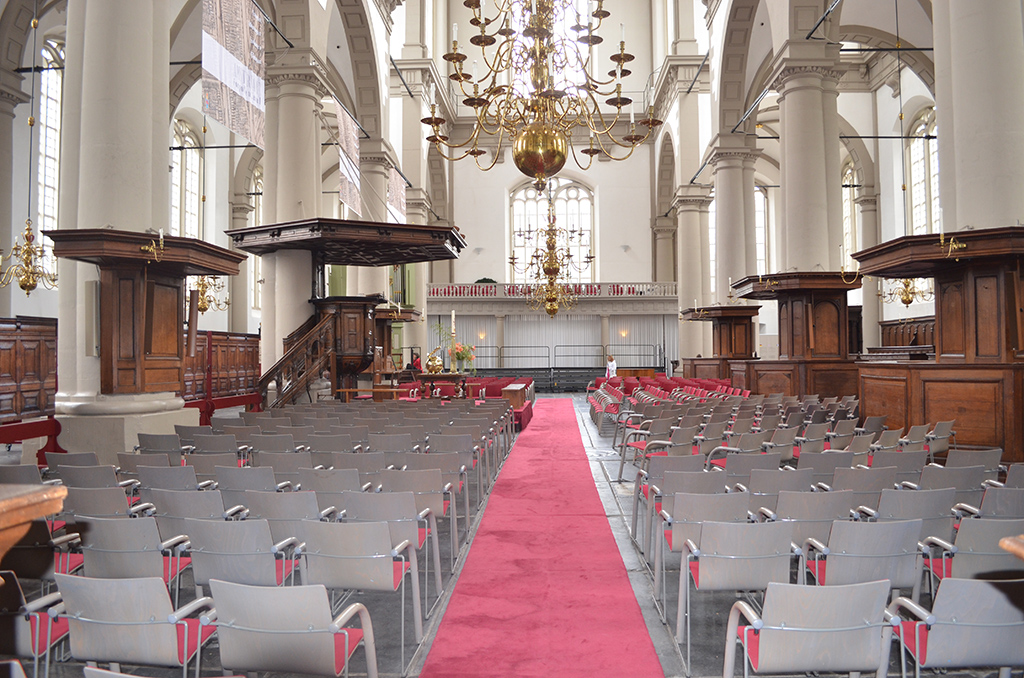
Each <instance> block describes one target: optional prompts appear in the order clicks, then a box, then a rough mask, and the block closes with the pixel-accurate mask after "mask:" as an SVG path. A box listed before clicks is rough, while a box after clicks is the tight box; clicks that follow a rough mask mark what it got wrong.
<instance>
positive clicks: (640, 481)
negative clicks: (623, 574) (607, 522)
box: [632, 454, 704, 553]
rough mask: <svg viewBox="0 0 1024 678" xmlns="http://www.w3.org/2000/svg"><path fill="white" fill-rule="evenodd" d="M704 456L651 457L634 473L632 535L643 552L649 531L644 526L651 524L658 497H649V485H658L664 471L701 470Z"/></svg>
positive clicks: (647, 546) (647, 542)
mask: <svg viewBox="0 0 1024 678" xmlns="http://www.w3.org/2000/svg"><path fill="white" fill-rule="evenodd" d="M703 470H704V458H703V457H702V456H700V455H696V454H690V455H687V456H680V457H675V456H665V457H651V458H650V460H649V463H648V466H647V469H646V470H645V469H639V470H638V471H637V474H636V481H635V482H634V483H633V524H632V535H633V539H634V541H636V542H637V545H638V546H639V547H640V550H641V551H642V552H643V553H648V548H649V546H650V541H649V540H650V535H651V531H650V530H649V529H647V528H646V526H647V525H650V524H651V521H652V518H651V516H653V515H654V502H655V501H658V500H659V499H660V498H654V499H652V497H651V486H652V485H655V486H657V485H660V484H662V481H663V480H664V478H665V472H666V471H689V472H691V473H697V472H703ZM641 520H642V521H643V524H644V525H645V528H644V530H643V537H639V536H638V535H640V534H641V533H640V531H639V530H638V528H639V523H640V522H641Z"/></svg>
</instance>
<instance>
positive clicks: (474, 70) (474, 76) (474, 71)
mask: <svg viewBox="0 0 1024 678" xmlns="http://www.w3.org/2000/svg"><path fill="white" fill-rule="evenodd" d="M473 79H474V80H476V59H473Z"/></svg>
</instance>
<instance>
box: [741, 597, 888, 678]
mask: <svg viewBox="0 0 1024 678" xmlns="http://www.w3.org/2000/svg"><path fill="white" fill-rule="evenodd" d="M888 597H889V582H887V581H875V582H868V583H864V584H852V585H849V586H827V587H818V586H799V585H794V584H787V583H777V582H772V583H770V584H768V586H767V589H766V591H765V595H764V606H763V609H762V610H761V612H760V613H758V612H757V611H756V610H754V608H753V606H752V605H751V604H750V603H748V602H746V601H737V602H735V603H733V606H732V610H731V611H730V612H729V619H728V622H727V626H726V632H725V633H726V641H725V663H724V665H723V667H722V677H723V678H733V676H734V673H735V666H736V651H735V648H736V646H737V645H739V646H740V647H741V648H742V649H743V650H744V654H745V656H746V659H747V661H748V662H749V663H751V664H753V665H755V666H756V668H755V672H756V673H758V674H803V673H810V672H841V673H850V674H851V675H854V676H856V675H858V674H860V673H861V672H875V674H876V675H877V677H878V678H885V676H886V672H887V670H888V668H889V643H890V640H891V638H892V626H891V625H889V624H887V623H884V613H885V603H886V601H887V599H888ZM741 617H742V618H743V619H744V620H746V621H747V622H748V624H747V625H744V626H740V625H739V621H740V618H741ZM746 667H747V663H744V674H746V671H747V668H746Z"/></svg>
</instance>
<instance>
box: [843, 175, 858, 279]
mask: <svg viewBox="0 0 1024 678" xmlns="http://www.w3.org/2000/svg"><path fill="white" fill-rule="evenodd" d="M856 183H857V182H856V174H854V172H853V163H852V162H848V163H847V164H846V165H844V166H843V261H842V262H841V263H842V264H843V266H845V267H846V270H848V271H849V270H853V269H854V268H856V264H855V263H854V261H853V257H852V256H851V255H852V254H853V253H854V252H856V251H857V250H859V249H860V238H858V237H857V205H856V203H854V199H855V198H856V197H857V186H856Z"/></svg>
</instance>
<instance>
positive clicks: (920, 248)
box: [853, 226, 1024, 278]
mask: <svg viewBox="0 0 1024 678" xmlns="http://www.w3.org/2000/svg"><path fill="white" fill-rule="evenodd" d="M951 238H952V242H951ZM1020 257H1024V228H1021V227H1020V226H1005V227H1002V228H986V229H978V230H976V231H956V232H955V233H951V234H946V235H945V236H944V237H943V238H942V243H941V244H940V242H939V235H938V234H937V233H930V234H927V235H908V236H904V237H902V238H896V239H894V240H889V241H888V242H884V243H882V244H881V245H875V246H874V247H869V248H868V249H865V250H861V251H860V252H856V253H854V254H853V258H854V259H856V260H857V261H859V262H860V272H861V273H863V274H864V275H875V276H879V277H882V278H927V277H932V276H934V275H936V274H941V273H943V272H947V271H949V270H951V269H953V268H961V267H965V266H978V265H989V264H991V263H994V262H1005V261H1011V260H1013V261H1016V260H1017V258H1020Z"/></svg>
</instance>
